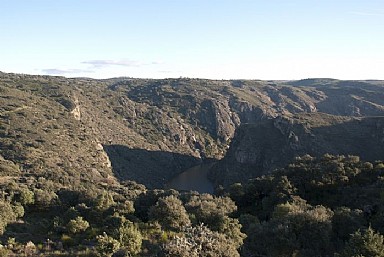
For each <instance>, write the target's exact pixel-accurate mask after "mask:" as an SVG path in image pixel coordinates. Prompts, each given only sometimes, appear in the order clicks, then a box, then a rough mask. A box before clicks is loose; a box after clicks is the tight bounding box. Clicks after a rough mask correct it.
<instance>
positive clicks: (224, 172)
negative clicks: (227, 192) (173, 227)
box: [212, 113, 384, 185]
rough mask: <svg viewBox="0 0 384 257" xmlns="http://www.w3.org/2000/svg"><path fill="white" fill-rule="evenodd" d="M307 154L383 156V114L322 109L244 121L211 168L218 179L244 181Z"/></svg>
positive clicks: (219, 182)
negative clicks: (343, 113)
mask: <svg viewBox="0 0 384 257" xmlns="http://www.w3.org/2000/svg"><path fill="white" fill-rule="evenodd" d="M306 154H309V155H311V156H315V157H319V156H322V155H324V154H334V155H338V154H339V155H357V156H360V157H361V158H362V159H363V160H366V161H375V160H380V159H382V158H383V156H384V117H359V118H357V117H345V116H334V115H329V114H324V113H311V114H309V113H302V114H297V115H292V116H285V117H282V116H279V117H276V118H274V119H270V120H265V121H263V122H259V123H257V124H244V125H241V126H240V127H239V128H238V129H237V131H236V134H235V136H234V138H233V140H232V143H231V145H230V148H229V150H228V152H227V155H226V156H225V157H224V158H223V159H222V160H221V161H220V162H218V163H217V164H216V166H215V167H214V168H213V172H212V177H213V178H214V180H215V181H216V182H217V183H218V184H226V185H228V184H231V183H234V182H242V181H245V180H247V179H249V178H253V177H257V176H261V175H264V174H268V173H270V172H272V171H273V170H274V169H276V168H282V167H284V166H285V165H287V164H288V163H291V162H292V161H293V160H294V158H295V157H300V156H303V155H306Z"/></svg>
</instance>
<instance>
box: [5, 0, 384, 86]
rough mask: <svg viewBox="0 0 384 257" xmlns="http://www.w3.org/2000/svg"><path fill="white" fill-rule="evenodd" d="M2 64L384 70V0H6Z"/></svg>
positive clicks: (159, 74)
mask: <svg viewBox="0 0 384 257" xmlns="http://www.w3.org/2000/svg"><path fill="white" fill-rule="evenodd" d="M0 3H1V5H0V46H1V47H0V71H2V72H12V73H25V74H41V75H55V76H56V75H58V76H66V77H91V78H111V77H120V76H126V77H135V78H175V77H189V78H207V79H267V80H268V79H271V80H272V79H275V80H280V79H281V80H285V79H287V80H288V79H289V80H291V79H305V78H335V79H384V0H348V1H347V0H0Z"/></svg>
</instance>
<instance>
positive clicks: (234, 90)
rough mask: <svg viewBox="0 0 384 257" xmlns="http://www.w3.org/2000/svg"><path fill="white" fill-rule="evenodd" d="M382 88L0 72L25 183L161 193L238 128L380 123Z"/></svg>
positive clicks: (221, 151) (218, 150)
mask: <svg viewBox="0 0 384 257" xmlns="http://www.w3.org/2000/svg"><path fill="white" fill-rule="evenodd" d="M383 87H384V85H383V82H381V81H338V80H330V79H313V80H302V81H245V80H233V81H221V80H220V81H219V80H204V79H188V78H182V79H164V80H152V79H133V78H116V79H108V80H93V79H87V78H77V79H68V78H63V77H51V76H31V75H22V74H6V73H0V90H1V94H0V99H1V105H0V108H1V128H0V129H1V138H0V140H1V145H0V155H2V156H3V157H4V158H5V159H6V160H8V161H11V162H13V163H14V164H15V165H19V167H20V172H21V173H22V174H24V173H25V174H27V173H33V174H44V176H48V177H49V176H51V177H56V178H55V180H60V177H62V175H57V174H70V175H69V176H72V175H73V176H72V177H73V179H76V180H79V179H80V178H81V179H85V180H87V181H88V180H90V181H94V180H96V181H97V180H100V179H106V178H108V177H109V178H113V177H116V178H118V179H122V180H126V179H130V180H135V181H137V182H140V183H145V184H146V185H147V186H150V187H161V186H163V184H164V182H165V181H167V180H169V179H170V178H171V177H173V176H174V175H175V174H177V173H179V172H181V171H183V170H185V169H187V168H189V167H191V166H193V165H196V164H198V163H201V162H203V161H204V160H206V159H217V160H219V159H221V158H223V157H224V156H225V154H226V152H227V149H228V146H229V144H230V142H231V140H232V138H233V136H234V134H235V131H236V129H237V128H238V127H239V126H240V125H241V124H254V123H259V122H264V121H268V120H269V119H273V118H276V117H278V116H287V115H288V116H289V115H291V114H295V113H301V112H309V113H315V112H318V111H321V112H326V113H329V114H335V115H351V116H356V117H364V116H372V115H384V107H383V106H384V100H383V99H384V90H383ZM265 138H267V135H265ZM109 161H110V164H109ZM109 166H111V167H109ZM2 172H3V171H2ZM79 174H81V175H79ZM83 177H84V178H83ZM65 183H68V184H71V182H68V181H67V182H65Z"/></svg>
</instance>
